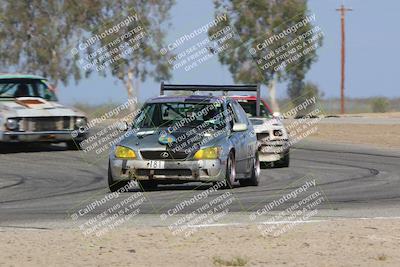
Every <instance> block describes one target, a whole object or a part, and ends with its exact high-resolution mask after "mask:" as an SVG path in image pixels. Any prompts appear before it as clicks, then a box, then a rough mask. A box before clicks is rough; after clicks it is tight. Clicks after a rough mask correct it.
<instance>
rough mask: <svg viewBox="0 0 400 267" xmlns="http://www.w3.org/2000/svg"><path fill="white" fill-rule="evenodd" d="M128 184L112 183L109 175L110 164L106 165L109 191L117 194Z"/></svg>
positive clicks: (126, 182)
mask: <svg viewBox="0 0 400 267" xmlns="http://www.w3.org/2000/svg"><path fill="white" fill-rule="evenodd" d="M128 183H129V181H114V179H113V177H112V173H111V168H110V163H108V188H110V191H111V192H117V191H118V190H120V189H121V188H123V187H124V186H126V185H127V184H128Z"/></svg>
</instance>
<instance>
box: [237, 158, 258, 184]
mask: <svg viewBox="0 0 400 267" xmlns="http://www.w3.org/2000/svg"><path fill="white" fill-rule="evenodd" d="M259 179H260V160H259V158H258V153H256V155H255V157H254V159H253V168H252V170H251V177H250V178H249V179H240V180H239V183H240V185H242V186H258V183H259Z"/></svg>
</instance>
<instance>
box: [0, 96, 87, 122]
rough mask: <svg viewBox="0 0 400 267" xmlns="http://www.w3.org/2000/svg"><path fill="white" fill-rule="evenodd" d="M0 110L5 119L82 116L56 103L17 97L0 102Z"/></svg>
mask: <svg viewBox="0 0 400 267" xmlns="http://www.w3.org/2000/svg"><path fill="white" fill-rule="evenodd" d="M0 110H1V111H2V112H3V113H5V114H6V115H7V117H44V116H84V114H83V113H82V112H79V111H77V110H74V109H71V108H68V107H65V106H63V105H61V104H60V103H58V102H54V101H47V100H45V99H43V98H38V97H19V98H14V99H10V100H9V99H7V100H0Z"/></svg>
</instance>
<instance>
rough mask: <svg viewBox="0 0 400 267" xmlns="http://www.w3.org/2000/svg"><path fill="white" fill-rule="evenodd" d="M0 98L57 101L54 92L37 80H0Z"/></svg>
mask: <svg viewBox="0 0 400 267" xmlns="http://www.w3.org/2000/svg"><path fill="white" fill-rule="evenodd" d="M0 97H1V98H5V97H13V98H14V97H40V98H43V99H46V100H49V101H57V97H56V95H55V94H54V92H52V91H51V90H50V89H49V87H48V86H47V84H46V83H45V82H44V81H42V80H38V79H0Z"/></svg>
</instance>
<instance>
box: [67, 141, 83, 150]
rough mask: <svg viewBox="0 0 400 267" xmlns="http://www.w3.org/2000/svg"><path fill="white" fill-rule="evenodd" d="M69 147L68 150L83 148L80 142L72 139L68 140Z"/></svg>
mask: <svg viewBox="0 0 400 267" xmlns="http://www.w3.org/2000/svg"><path fill="white" fill-rule="evenodd" d="M66 144H67V149H68V150H81V147H80V146H79V143H75V141H74V140H72V141H67V142H66Z"/></svg>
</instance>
